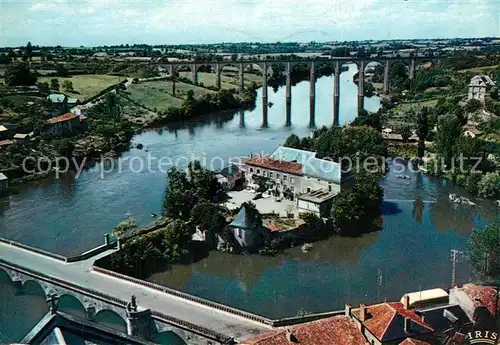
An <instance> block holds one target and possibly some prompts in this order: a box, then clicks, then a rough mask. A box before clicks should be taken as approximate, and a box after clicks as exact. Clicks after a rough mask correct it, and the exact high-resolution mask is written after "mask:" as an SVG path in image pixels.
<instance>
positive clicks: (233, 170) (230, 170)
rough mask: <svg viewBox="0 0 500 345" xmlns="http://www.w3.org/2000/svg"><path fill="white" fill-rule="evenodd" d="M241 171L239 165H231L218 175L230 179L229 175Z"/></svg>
mask: <svg viewBox="0 0 500 345" xmlns="http://www.w3.org/2000/svg"><path fill="white" fill-rule="evenodd" d="M240 171H241V169H240V168H239V167H238V166H237V165H235V164H230V165H228V166H227V167H225V168H224V169H222V170H221V171H219V172H218V174H221V175H222V176H224V177H228V176H229V175H233V174H236V173H238V172H240Z"/></svg>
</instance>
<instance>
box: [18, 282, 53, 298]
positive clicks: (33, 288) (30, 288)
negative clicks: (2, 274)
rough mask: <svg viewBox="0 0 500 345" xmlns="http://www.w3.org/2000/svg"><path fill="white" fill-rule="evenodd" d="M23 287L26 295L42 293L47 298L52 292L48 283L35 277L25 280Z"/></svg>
mask: <svg viewBox="0 0 500 345" xmlns="http://www.w3.org/2000/svg"><path fill="white" fill-rule="evenodd" d="M22 288H23V289H22V291H23V294H26V295H38V294H42V295H43V296H44V298H46V297H47V294H48V293H50V292H49V291H48V288H47V286H46V285H44V284H42V283H40V282H39V281H37V280H34V279H27V280H25V281H23V283H22Z"/></svg>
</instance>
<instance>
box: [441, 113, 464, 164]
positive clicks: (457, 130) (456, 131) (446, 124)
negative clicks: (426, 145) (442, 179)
mask: <svg viewBox="0 0 500 345" xmlns="http://www.w3.org/2000/svg"><path fill="white" fill-rule="evenodd" d="M461 135H462V126H461V125H460V123H459V122H458V120H457V118H456V117H455V116H454V115H451V116H450V115H448V116H445V117H444V118H441V119H440V121H439V125H438V129H437V132H436V139H435V144H436V149H437V152H438V154H439V155H440V156H441V157H442V158H443V159H444V163H445V164H446V165H449V164H450V163H451V161H452V158H453V157H454V146H455V143H456V142H457V139H458V138H459V137H460V136H461Z"/></svg>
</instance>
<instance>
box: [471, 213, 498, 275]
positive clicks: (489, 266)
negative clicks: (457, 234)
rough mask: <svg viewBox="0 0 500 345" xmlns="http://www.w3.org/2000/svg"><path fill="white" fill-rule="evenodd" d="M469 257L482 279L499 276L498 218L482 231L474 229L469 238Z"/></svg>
mask: <svg viewBox="0 0 500 345" xmlns="http://www.w3.org/2000/svg"><path fill="white" fill-rule="evenodd" d="M468 247H469V257H470V260H471V262H472V265H473V267H474V268H475V269H476V271H477V272H478V273H479V274H480V275H481V276H482V277H483V278H489V277H495V276H498V274H500V218H498V217H497V218H496V219H494V220H493V221H492V222H491V223H489V224H488V225H486V226H485V227H484V228H483V229H479V228H476V229H474V231H473V232H472V233H471V234H470V236H469V246H468Z"/></svg>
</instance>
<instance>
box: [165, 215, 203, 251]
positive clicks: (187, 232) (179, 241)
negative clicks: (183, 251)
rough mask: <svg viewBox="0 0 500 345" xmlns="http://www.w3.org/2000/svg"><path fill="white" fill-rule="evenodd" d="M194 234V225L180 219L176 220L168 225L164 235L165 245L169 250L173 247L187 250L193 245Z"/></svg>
mask: <svg viewBox="0 0 500 345" xmlns="http://www.w3.org/2000/svg"><path fill="white" fill-rule="evenodd" d="M194 233H195V229H194V227H193V225H191V224H188V223H186V222H183V221H182V220H180V219H177V220H174V221H173V222H171V223H169V224H168V225H167V228H166V231H165V232H164V235H163V245H164V247H166V248H167V249H168V248H172V246H179V247H181V248H185V247H186V246H187V245H188V244H189V243H191V238H192V236H193V234H194Z"/></svg>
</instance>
